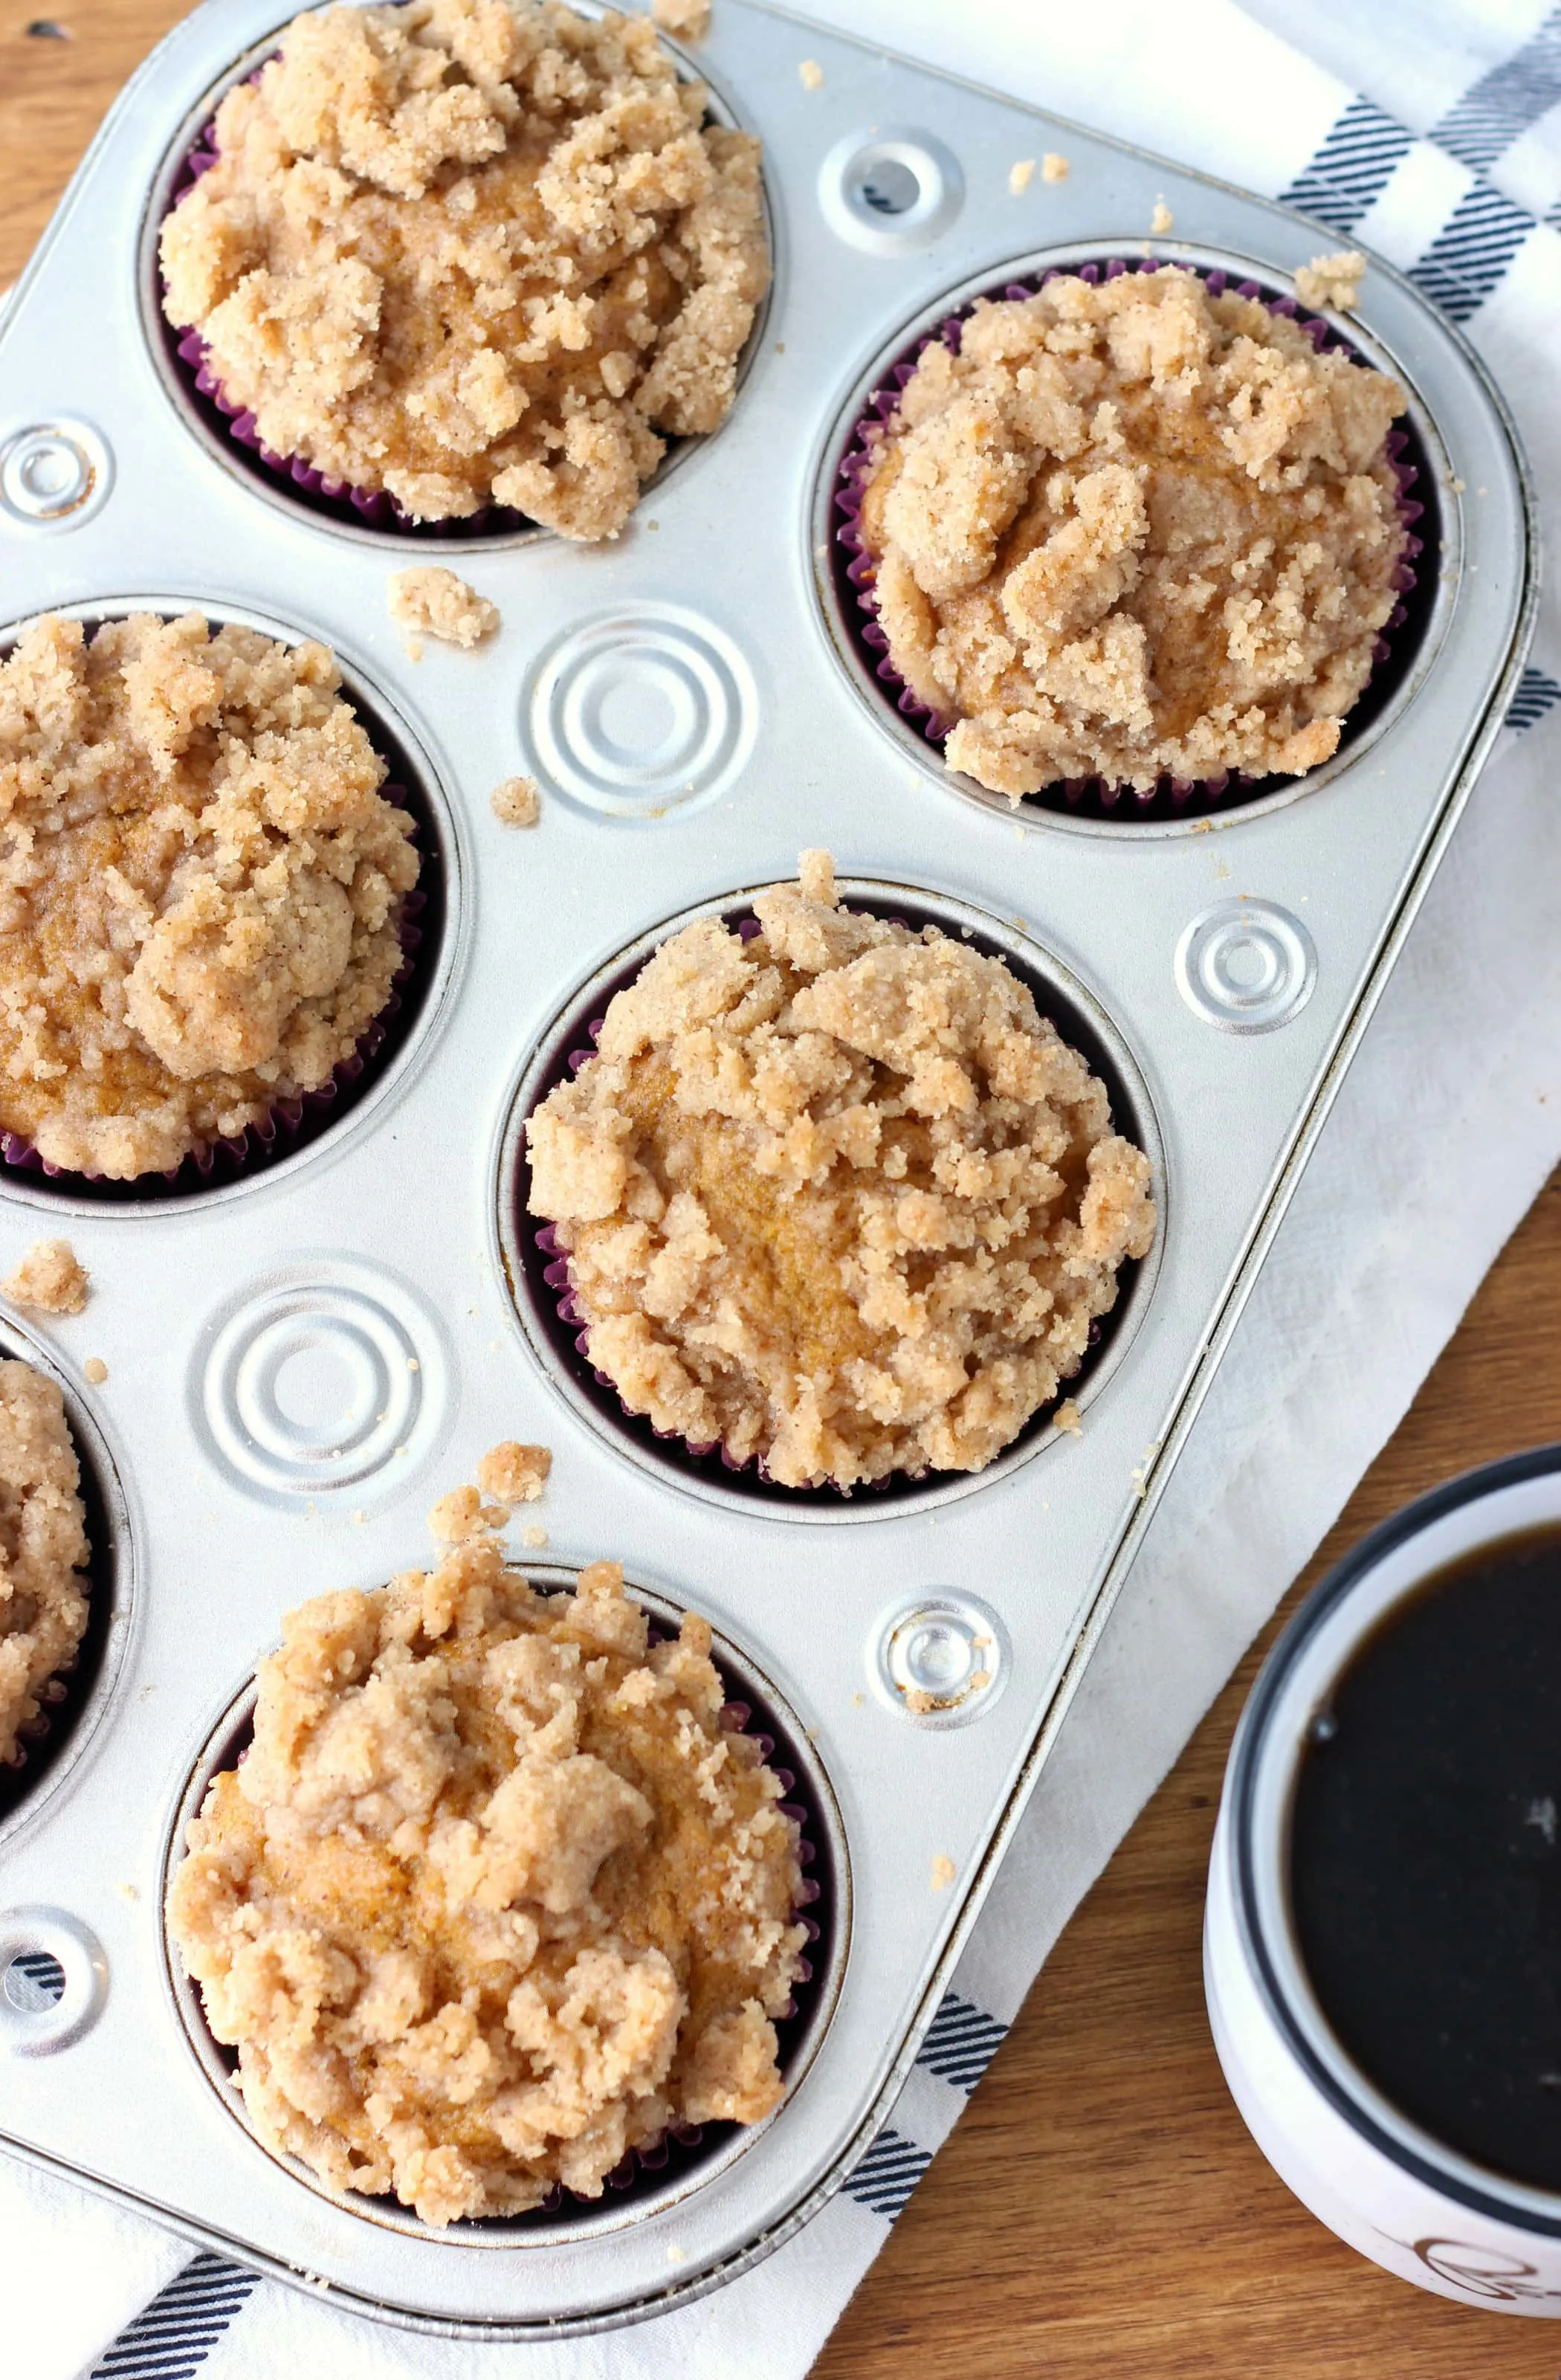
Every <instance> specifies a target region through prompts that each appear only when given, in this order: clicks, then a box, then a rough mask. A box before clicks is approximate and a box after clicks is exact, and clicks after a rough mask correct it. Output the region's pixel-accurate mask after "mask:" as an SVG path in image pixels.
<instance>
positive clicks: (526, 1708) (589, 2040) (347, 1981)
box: [168, 1488, 805, 2225]
mask: <svg viewBox="0 0 1561 2380" xmlns="http://www.w3.org/2000/svg"><path fill="white" fill-rule="evenodd" d="M508 1517H509V1511H508V1507H507V1505H504V1504H498V1505H494V1504H487V1505H485V1504H484V1503H483V1501H482V1499H481V1497H480V1496H479V1494H478V1491H477V1489H476V1488H465V1489H459V1490H456V1491H455V1492H454V1494H453V1495H451V1496H447V1497H444V1498H442V1500H441V1502H440V1504H439V1505H438V1506H437V1507H436V1508H435V1513H434V1515H433V1518H434V1521H435V1524H436V1535H437V1536H439V1537H440V1538H441V1539H442V1541H443V1542H444V1543H445V1544H447V1545H448V1546H449V1548H450V1549H449V1551H448V1552H446V1554H445V1555H444V1558H443V1559H442V1561H441V1562H440V1564H439V1566H438V1568H437V1569H435V1570H433V1571H430V1572H423V1571H410V1572H407V1573H405V1575H404V1576H402V1577H399V1578H396V1579H393V1581H392V1582H391V1584H390V1585H389V1586H386V1587H381V1588H379V1589H376V1590H371V1591H369V1592H362V1593H359V1592H349V1593H345V1594H338V1595H326V1596H321V1597H320V1598H319V1599H318V1600H317V1601H315V1602H313V1603H308V1604H305V1605H304V1606H303V1607H302V1608H301V1609H298V1610H296V1611H295V1612H292V1613H291V1614H290V1615H289V1616H288V1618H287V1619H286V1621H284V1625H283V1641H282V1646H281V1650H280V1651H279V1652H277V1653H275V1654H273V1655H272V1657H271V1658H270V1659H268V1660H266V1661H263V1662H262V1663H261V1664H260V1672H259V1682H260V1698H259V1701H258V1704H257V1706H256V1710H255V1731H254V1742H253V1744H252V1746H251V1748H250V1750H249V1751H248V1754H247V1755H245V1756H244V1757H243V1759H242V1760H241V1762H240V1765H239V1766H238V1767H236V1769H229V1770H226V1771H224V1773H223V1774H222V1775H221V1776H219V1777H218V1778H217V1779H215V1781H214V1783H213V1784H212V1788H211V1790H210V1791H209V1792H208V1794H207V1796H206V1799H205V1802H204V1803H203V1804H202V1807H201V1811H200V1816H199V1817H197V1818H196V1819H194V1820H193V1821H192V1822H191V1825H190V1827H189V1830H188V1857H187V1858H186V1859H185V1860H184V1861H183V1862H182V1864H180V1866H179V1867H178V1869H177V1870H176V1871H175V1876H174V1879H173V1883H172V1887H171V1889H170V1892H169V1898H168V1926H169V1932H170V1934H171V1937H172V1938H173V1941H174V1944H175V1948H176V1949H177V1950H178V1952H179V1954H180V1956H181V1958H182V1959H183V1961H184V1962H185V1965H186V1967H187V1969H188V1973H190V1974H191V1975H192V1976H193V1977H194V1979H195V1981H196V1982H197V1983H198V1985H200V1992H201V1996H202V1998H203V2001H204V2004H205V2010H206V2016H207V2021H208V2022H209V2024H210V2025H211V2028H212V2033H213V2034H215V2036H216V2038H217V2039H218V2040H219V2041H221V2042H226V2043H229V2044H232V2045H233V2046H236V2049H237V2052H238V2081H239V2087H240V2089H241V2090H242V2092H243V2094H244V2100H245V2105H246V2107H247V2108H248V2113H249V2116H250V2119H251V2120H252V2122H253V2123H254V2125H255V2128H256V2130H257V2131H259V2133H260V2136H261V2138H262V2139H263V2140H265V2141H266V2142H267V2143H269V2144H270V2145H271V2146H272V2147H273V2148H275V2149H277V2150H280V2151H283V2152H286V2153H290V2154H291V2155H295V2156H297V2157H300V2158H301V2159H302V2160H303V2161H304V2163H305V2164H306V2165H308V2166H309V2168H311V2170H312V2171H313V2172H314V2173H316V2174H317V2175H318V2176H319V2177H320V2179H321V2181H322V2182H324V2184H325V2185H326V2187H327V2188H328V2189H330V2190H332V2191H333V2192H345V2191H364V2192H369V2193H371V2194H375V2195H382V2194H384V2193H387V2192H393V2193H394V2194H395V2196H396V2197H397V2198H398V2199H400V2200H401V2202H402V2203H403V2204H405V2205H407V2206H410V2207H412V2208H414V2209H415V2210H416V2212H417V2214H418V2215H419V2216H422V2218H423V2220H424V2221H425V2222H428V2223H432V2224H441V2225H442V2224H447V2223H452V2222H454V2221H456V2220H457V2219H459V2218H460V2217H463V2216H490V2215H513V2214H520V2213H523V2212H525V2211H526V2209H528V2208H530V2207H534V2206H537V2205H538V2204H541V2203H542V2202H543V2201H544V2200H545V2199H546V2198H547V2197H548V2196H549V2195H550V2194H551V2192H552V2191H553V2190H554V2188H555V2187H556V2186H558V2185H559V2184H563V2186H564V2187H565V2188H567V2189H569V2190H572V2191H575V2192H577V2193H579V2194H580V2195H581V2196H583V2197H587V2198H595V2197H599V2195H600V2193H601V2190H602V2187H603V2183H604V2181H605V2180H606V2177H607V2176H608V2175H609V2174H610V2173H611V2172H612V2170H613V2169H614V2168H616V2167H617V2166H619V2165H621V2164H622V2163H623V2158H624V2157H625V2155H627V2154H628V2153H629V2152H630V2151H631V2150H634V2149H635V2148H638V2147H648V2146H649V2145H650V2144H652V2143H655V2142H657V2141H659V2139H660V2138H661V2137H662V2135H663V2134H664V2133H665V2132H666V2131H667V2130H668V2129H669V2127H671V2126H672V2125H673V2124H684V2123H687V2124H701V2123H706V2122H714V2121H721V2122H737V2123H754V2122H756V2121H758V2120H759V2119H761V2118H763V2117H764V2116H767V2115H768V2114H769V2112H770V2111H771V2109H772V2108H773V2107H775V2106H776V2104H777V2103H778V2101H779V2099H780V2091H781V2083H780V2072H779V2068H778V2063H777V2054H778V2050H777V2040H776V2034H775V2027H774V2023H773V2022H772V2020H773V2019H774V2018H776V2017H777V2016H780V2015H781V2014H783V2013H784V2012H785V2011H786V2009H787V2005H788V2002H789V1999H790V1995H791V1989H792V1985H793V1982H794V1981H795V1980H796V1979H797V1978H798V1976H799V1974H800V1973H801V1953H802V1949H803V1945H804V1941H805V1927H804V1926H803V1925H801V1924H799V1923H798V1922H797V1920H796V1916H795V1911H796V1908H797V1905H798V1903H799V1901H800V1900H801V1899H802V1897H803V1893H802V1876H801V1869H800V1864H799V1860H798V1840H797V1828H796V1824H795V1821H794V1820H793V1818H792V1817H791V1816H790V1815H786V1814H785V1813H784V1812H783V1811H782V1810H781V1808H780V1806H779V1804H780V1799H781V1792H782V1788H781V1784H780V1779H778V1778H777V1777H776V1775H775V1774H774V1772H773V1771H772V1770H771V1769H770V1768H768V1767H767V1766H766V1765H765V1762H764V1760H763V1757H762V1755H761V1753H760V1750H759V1747H758V1745H757V1743H756V1742H755V1741H754V1740H752V1739H750V1738H749V1737H746V1736H744V1735H743V1734H740V1733H737V1732H735V1731H733V1730H731V1729H728V1728H723V1726H722V1724H721V1714H722V1706H723V1699H724V1688H723V1686H722V1684H721V1681H720V1676H719V1674H718V1672H717V1670H716V1669H715V1667H714V1665H713V1663H712V1662H711V1660H710V1658H709V1648H710V1632H709V1629H708V1626H707V1625H706V1623H705V1622H704V1621H702V1620H698V1619H696V1618H695V1617H694V1616H692V1615H689V1616H687V1617H685V1618H684V1622H683V1626H682V1630H681V1633H680V1634H679V1635H678V1636H677V1637H676V1639H674V1640H672V1641H671V1642H665V1643H652V1642H651V1641H650V1633H649V1630H648V1626H647V1620H646V1616H645V1614H644V1612H643V1611H642V1610H640V1609H638V1607H637V1606H636V1605H635V1603H633V1602H632V1601H631V1600H630V1599H629V1597H627V1596H626V1595H625V1594H624V1591H623V1571H622V1569H621V1567H620V1566H619V1564H618V1563H617V1562H612V1561H598V1562H592V1563H591V1564H590V1565H589V1566H588V1567H587V1569H585V1570H583V1571H582V1572H581V1573H580V1574H579V1579H578V1583H577V1585H576V1587H575V1591H574V1593H573V1594H556V1595H544V1594H539V1593H537V1592H535V1591H534V1590H533V1589H532V1588H531V1587H530V1586H529V1585H527V1584H526V1580H525V1579H524V1578H523V1577H521V1575H520V1574H519V1573H518V1572H515V1571H513V1570H510V1569H508V1568H506V1566H505V1561H504V1557H503V1553H502V1548H501V1546H500V1543H499V1540H498V1537H497V1536H496V1534H495V1533H496V1531H497V1530H498V1529H499V1528H500V1527H502V1525H503V1524H504V1522H505V1521H506V1520H507V1519H508ZM452 1540H454V1543H452V1542H451V1541H452Z"/></svg>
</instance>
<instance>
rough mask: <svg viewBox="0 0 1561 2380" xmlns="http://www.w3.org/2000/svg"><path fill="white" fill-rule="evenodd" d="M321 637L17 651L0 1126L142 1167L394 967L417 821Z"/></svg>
mask: <svg viewBox="0 0 1561 2380" xmlns="http://www.w3.org/2000/svg"><path fill="white" fill-rule="evenodd" d="M340 685H341V678H340V674H339V673H338V671H337V668H336V664H335V662H334V661H333V658H332V656H331V654H330V653H329V652H328V651H327V650H326V649H325V647H324V646H323V645H317V644H302V645H291V646H289V645H280V644H276V643H273V642H272V639H271V638H270V637H263V636H260V634H259V633H258V632H257V631H255V630H254V629H251V628H241V627H224V628H219V629H218V630H216V631H215V633H213V632H212V630H211V629H210V628H209V627H208V625H207V624H206V622H205V621H204V620H203V619H202V618H201V617H200V614H199V613H193V612H192V613H187V614H186V615H185V617H184V618H182V619H178V620H172V621H166V622H164V621H162V620H158V619H154V618H151V617H150V616H149V615H146V614H138V615H136V616H135V617H133V618H131V619H127V620H116V621H110V622H108V623H106V624H105V625H103V626H102V627H100V628H98V629H97V630H96V632H95V633H94V634H93V635H92V636H91V637H90V638H89V637H88V635H87V633H86V631H85V630H84V629H83V627H82V626H81V624H80V623H79V621H76V620H64V619H58V618H48V619H44V620H41V621H39V622H37V623H36V624H35V625H33V626H32V627H31V628H30V629H29V630H28V632H27V633H26V635H25V636H24V637H22V638H21V641H20V642H19V644H18V646H17V649H16V650H15V651H14V652H13V653H12V654H11V656H10V658H9V659H8V660H6V662H3V663H0V1130H3V1131H6V1132H9V1133H14V1134H17V1135H18V1136H20V1137H23V1138H25V1139H29V1140H31V1141H32V1142H34V1143H35V1144H36V1146H37V1148H38V1151H39V1153H40V1155H41V1156H42V1157H43V1158H44V1159H45V1160H47V1162H48V1163H49V1164H51V1165H56V1166H64V1167H67V1168H68V1169H70V1170H71V1171H73V1172H86V1173H99V1174H107V1175H110V1176H113V1177H115V1178H116V1179H127V1178H129V1177H131V1176H134V1175H136V1174H141V1173H147V1172H154V1171H162V1170H166V1169H168V1168H171V1167H174V1166H176V1165H177V1164H179V1162H180V1161H181V1160H183V1159H184V1158H186V1157H188V1155H190V1154H191V1152H192V1151H198V1150H200V1149H202V1148H204V1147H209V1146H210V1145H211V1144H212V1142H214V1141H217V1140H221V1139H226V1138H230V1137H233V1136H235V1135H238V1134H240V1133H242V1132H243V1131H244V1129H245V1127H246V1126H247V1125H248V1124H251V1123H260V1122H261V1121H262V1120H263V1119H264V1118H265V1116H266V1115H267V1114H268V1113H269V1112H270V1111H271V1110H272V1108H273V1107H275V1106H276V1105H277V1104H278V1103H279V1102H280V1101H283V1100H285V1099H292V1098H295V1097H296V1095H297V1094H298V1093H300V1092H302V1091H308V1090H313V1089H316V1088H318V1087H319V1086H320V1085H321V1084H322V1083H324V1082H326V1081H327V1080H328V1079H329V1078H330V1075H331V1074H332V1073H333V1069H334V1068H335V1067H337V1066H338V1065H340V1064H341V1062H343V1060H344V1059H345V1058H348V1057H350V1056H351V1054H352V1052H353V1051H354V1050H355V1049H356V1048H357V1044H358V1042H359V1041H360V1040H361V1039H362V1038H363V1036H364V1034H365V1033H366V1032H367V1030H368V1029H369V1026H371V1025H372V1023H373V1022H374V1019H375V1018H376V1017H377V1016H378V1015H379V1014H380V1012H381V1009H382V1008H383V1007H384V1005H385V1002H386V1001H387V1000H388V998H389V996H390V990H391V986H392V983H393V980H394V977H395V976H396V974H397V972H398V970H399V968H400V965H401V960H402V948H401V937H400V922H401V905H402V902H403V900H404V898H405V894H406V893H407V892H409V891H410V890H411V888H412V886H413V884H414V883H415V882H416V880H417V853H416V851H415V850H414V848H413V846H412V843H411V840H410V837H411V834H412V820H411V819H410V818H409V817H408V816H407V814H406V812H405V810H401V809H398V808H397V807H395V806H394V804H393V803H392V802H389V801H387V800H386V799H385V798H384V796H383V795H382V794H381V791H380V786H381V783H382V781H383V779H384V775H385V764H384V762H383V761H382V760H381V758H380V756H379V754H378V753H377V752H376V751H375V750H374V747H373V746H372V745H371V744H370V743H369V738H368V736H367V735H365V733H364V731H363V729H362V727H361V726H360V725H359V723H358V722H357V719H356V718H355V717H354V715H353V712H352V711H351V710H350V709H349V708H348V706H347V704H346V703H345V701H344V700H343V699H342V698H341V695H340V692H339V687H340Z"/></svg>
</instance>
